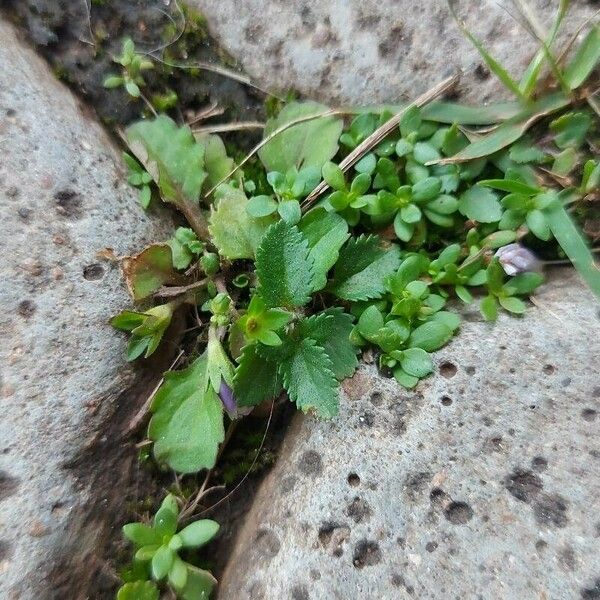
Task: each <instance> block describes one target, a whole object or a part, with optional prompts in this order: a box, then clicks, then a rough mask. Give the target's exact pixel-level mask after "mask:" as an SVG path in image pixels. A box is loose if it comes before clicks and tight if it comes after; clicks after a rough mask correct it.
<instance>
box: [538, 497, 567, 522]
mask: <svg viewBox="0 0 600 600" xmlns="http://www.w3.org/2000/svg"><path fill="white" fill-rule="evenodd" d="M567 510H568V506H567V501H566V500H565V499H564V498H563V497H562V496H559V495H558V494H552V495H551V494H540V495H539V497H538V498H537V500H536V501H535V503H534V505H533V514H534V516H535V520H536V521H537V522H538V523H539V524H540V525H551V526H552V525H553V526H554V527H565V526H566V525H567V523H568V522H569V519H568V518H567Z"/></svg>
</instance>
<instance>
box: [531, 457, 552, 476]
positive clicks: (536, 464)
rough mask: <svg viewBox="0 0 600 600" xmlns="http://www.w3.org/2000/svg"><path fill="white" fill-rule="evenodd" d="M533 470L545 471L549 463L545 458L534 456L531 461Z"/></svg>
mask: <svg viewBox="0 0 600 600" xmlns="http://www.w3.org/2000/svg"><path fill="white" fill-rule="evenodd" d="M531 468H532V469H535V470H536V471H538V472H539V471H545V470H546V469H547V468H548V461H547V460H546V459H545V458H544V457H543V456H534V457H533V458H532V459H531Z"/></svg>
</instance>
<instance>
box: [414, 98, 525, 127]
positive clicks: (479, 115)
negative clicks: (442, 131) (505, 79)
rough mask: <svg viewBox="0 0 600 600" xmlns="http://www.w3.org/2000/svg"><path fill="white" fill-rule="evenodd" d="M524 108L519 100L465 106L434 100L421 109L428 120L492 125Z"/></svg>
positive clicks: (422, 114) (509, 117)
mask: <svg viewBox="0 0 600 600" xmlns="http://www.w3.org/2000/svg"><path fill="white" fill-rule="evenodd" d="M522 110H523V106H522V104H520V103H519V102H499V103H497V104H490V105H489V106H465V105H464V104H457V103H455V102H432V103H431V104H428V105H427V106H424V107H423V108H422V109H421V116H422V117H423V119H425V120H427V121H436V122H438V123H449V124H452V123H457V124H458V125H490V124H492V123H499V122H501V121H506V120H507V119H511V118H512V117H515V116H516V115H518V114H519V113H520V112H521V111H522Z"/></svg>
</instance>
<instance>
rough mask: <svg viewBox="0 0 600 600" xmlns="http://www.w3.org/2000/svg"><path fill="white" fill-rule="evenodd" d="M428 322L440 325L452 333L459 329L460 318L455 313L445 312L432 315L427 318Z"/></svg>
mask: <svg viewBox="0 0 600 600" xmlns="http://www.w3.org/2000/svg"><path fill="white" fill-rule="evenodd" d="M429 321H436V322H438V323H442V324H444V325H446V327H448V328H449V329H450V330H452V331H453V332H454V331H456V330H457V329H458V328H459V327H460V317H459V316H458V315H457V314H456V313H453V312H448V311H446V310H441V311H439V312H436V313H434V314H433V315H431V316H430V317H429Z"/></svg>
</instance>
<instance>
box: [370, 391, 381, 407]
mask: <svg viewBox="0 0 600 600" xmlns="http://www.w3.org/2000/svg"><path fill="white" fill-rule="evenodd" d="M369 400H371V404H373V406H379V405H380V404H381V401H382V400H383V398H382V396H381V392H373V393H372V394H371V397H370V398H369Z"/></svg>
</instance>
